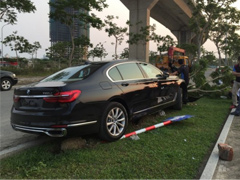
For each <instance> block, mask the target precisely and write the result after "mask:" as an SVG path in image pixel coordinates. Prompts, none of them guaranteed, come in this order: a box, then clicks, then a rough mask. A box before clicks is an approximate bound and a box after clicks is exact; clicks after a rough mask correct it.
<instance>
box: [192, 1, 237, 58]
mask: <svg viewBox="0 0 240 180" xmlns="http://www.w3.org/2000/svg"><path fill="white" fill-rule="evenodd" d="M234 2H236V0H207V1H206V0H196V1H194V3H193V1H189V3H190V4H191V5H192V9H193V16H192V18H191V20H190V27H191V29H192V30H193V31H194V32H195V33H196V36H197V47H198V53H197V55H198V59H200V56H201V46H202V44H203V43H204V42H205V41H206V40H207V39H208V38H209V32H210V30H211V29H212V28H213V27H214V26H215V25H216V22H219V20H220V19H222V17H223V15H224V14H227V13H228V12H231V14H232V15H233V14H234V12H237V10H236V9H235V8H233V7H231V4H232V3H234ZM235 15H236V14H235ZM235 15H234V16H235ZM224 17H225V18H226V16H224ZM228 18H229V17H228ZM234 19H235V18H234Z"/></svg>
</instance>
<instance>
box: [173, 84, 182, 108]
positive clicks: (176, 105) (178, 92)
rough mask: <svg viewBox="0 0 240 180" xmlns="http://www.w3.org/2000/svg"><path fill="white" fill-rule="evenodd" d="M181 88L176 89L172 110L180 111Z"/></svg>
mask: <svg viewBox="0 0 240 180" xmlns="http://www.w3.org/2000/svg"><path fill="white" fill-rule="evenodd" d="M182 104H183V102H182V88H178V91H177V99H176V104H175V105H174V106H173V109H176V110H181V109H182Z"/></svg>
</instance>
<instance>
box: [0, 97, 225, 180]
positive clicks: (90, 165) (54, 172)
mask: <svg viewBox="0 0 240 180" xmlns="http://www.w3.org/2000/svg"><path fill="white" fill-rule="evenodd" d="M195 103H197V105H184V107H183V110H182V111H175V110H171V109H167V110H166V111H165V112H166V114H167V116H165V117H160V116H157V115H151V116H147V117H144V118H142V119H141V120H140V122H139V124H138V125H134V124H131V123H130V127H129V129H128V132H131V131H133V130H138V129H140V128H143V127H148V126H150V125H154V124H157V123H160V122H161V121H162V120H164V119H166V118H168V117H172V116H178V115H185V114H189V115H194V117H193V118H190V119H187V120H184V121H180V122H176V123H174V124H170V125H168V126H165V127H161V128H158V129H155V130H153V131H149V132H146V133H143V134H140V135H139V137H140V140H137V141H133V140H131V139H129V138H128V139H123V140H119V141H117V142H113V143H102V142H100V141H99V140H97V139H94V138H93V137H88V139H87V142H90V143H89V145H88V146H86V147H85V148H83V149H79V150H69V151H66V152H61V151H60V150H59V146H60V140H58V142H54V143H53V142H51V143H47V144H44V145H41V146H39V147H34V148H30V149H28V150H25V151H23V152H21V153H18V154H16V155H14V156H12V157H8V158H5V159H2V160H1V164H0V165H1V167H0V178H1V179H28V178H29V179H35V178H37V179H195V178H199V175H200V174H199V173H201V168H202V167H203V165H204V163H205V162H206V159H207V157H208V156H209V153H210V152H211V150H212V147H213V145H214V144H215V142H216V140H217V138H218V135H219V133H220V131H221V128H222V126H223V125H224V122H225V120H226V118H227V116H228V113H229V105H230V100H224V99H209V98H202V99H200V100H198V101H197V102H195Z"/></svg>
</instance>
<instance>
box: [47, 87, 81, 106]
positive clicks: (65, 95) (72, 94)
mask: <svg viewBox="0 0 240 180" xmlns="http://www.w3.org/2000/svg"><path fill="white" fill-rule="evenodd" d="M80 94H81V91H80V90H72V91H65V92H58V93H55V94H54V95H53V96H51V97H45V98H43V99H44V101H46V102H49V103H55V102H60V103H69V102H73V101H75V100H76V99H77V98H78V96H79V95H80Z"/></svg>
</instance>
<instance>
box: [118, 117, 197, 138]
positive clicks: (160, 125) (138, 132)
mask: <svg viewBox="0 0 240 180" xmlns="http://www.w3.org/2000/svg"><path fill="white" fill-rule="evenodd" d="M190 117H193V116H191V115H184V116H176V117H173V118H169V119H167V120H166V121H164V122H162V123H159V124H155V125H153V126H149V127H146V128H143V129H140V130H137V131H134V132H131V133H128V134H125V135H123V136H122V137H121V139H124V138H128V137H130V136H133V135H137V134H141V133H144V132H146V131H151V130H153V129H157V128H160V127H162V126H166V125H168V124H171V123H173V122H176V121H181V120H184V119H188V118H190Z"/></svg>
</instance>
